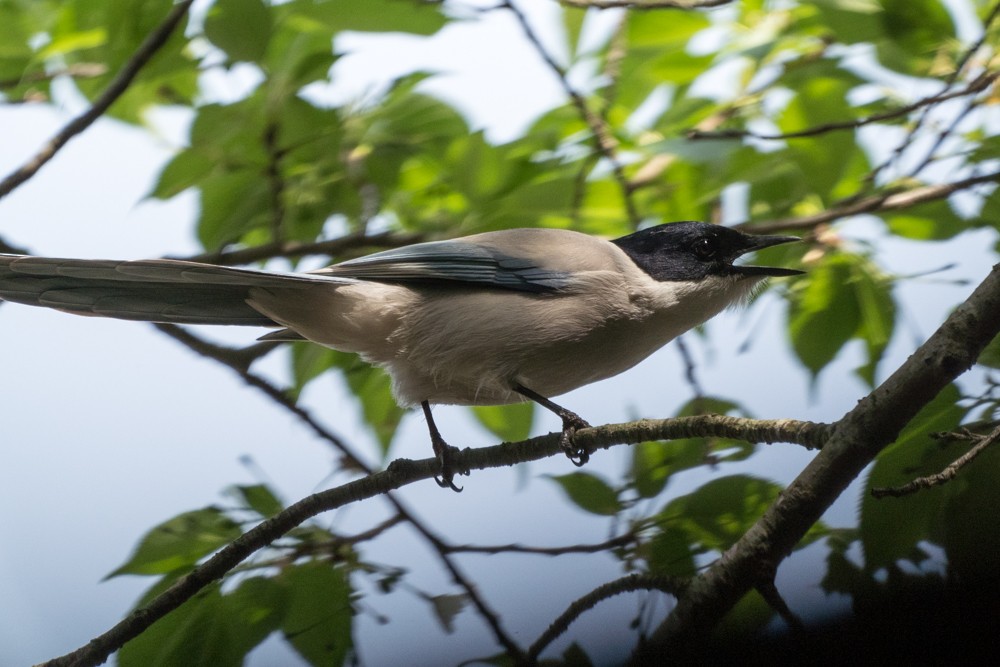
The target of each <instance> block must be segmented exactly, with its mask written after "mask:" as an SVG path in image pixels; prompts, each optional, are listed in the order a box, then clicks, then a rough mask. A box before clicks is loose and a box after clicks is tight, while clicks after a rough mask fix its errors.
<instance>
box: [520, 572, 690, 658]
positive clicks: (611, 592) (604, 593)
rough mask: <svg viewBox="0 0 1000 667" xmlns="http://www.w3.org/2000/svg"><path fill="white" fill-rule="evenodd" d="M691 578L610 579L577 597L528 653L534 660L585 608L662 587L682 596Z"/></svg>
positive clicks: (639, 576)
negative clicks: (615, 597)
mask: <svg viewBox="0 0 1000 667" xmlns="http://www.w3.org/2000/svg"><path fill="white" fill-rule="evenodd" d="M689 583H690V582H689V580H687V579H681V578H679V577H667V576H664V575H654V574H630V575H628V576H626V577H622V578H621V579H616V580H615V581H610V582H608V583H606V584H603V585H601V586H598V587H597V588H595V589H594V590H592V591H591V592H589V593H587V594H586V595H584V596H583V597H581V598H580V599H578V600H575V601H574V602H573V604H571V605H570V606H569V607H568V608H567V609H566V611H564V612H563V613H562V614H561V615H560V616H559V618H557V619H556V620H554V621H553V622H552V624H551V625H549V627H548V628H547V629H546V630H545V632H543V633H542V635H541V636H540V637H539V638H538V639H536V640H535V643H534V644H532V645H531V648H529V649H528V656H529V657H531V659H532V660H534V659H535V658H537V657H538V655H539V654H540V653H541V652H542V651H544V650H545V647H546V646H548V645H549V644H551V643H552V642H553V641H555V640H556V639H557V638H558V637H559V635H561V634H562V633H564V632H566V630H568V629H569V626H570V624H571V623H572V622H573V621H575V620H576V619H577V618H579V617H580V616H581V615H582V614H583V613H584V612H585V611H589V610H590V609H593V608H594V607H596V606H597V605H598V603H600V602H603V601H604V600H607V599H608V598H611V597H614V596H616V595H621V594H622V593H631V592H633V591H647V590H658V591H662V592H664V593H668V594H670V595H680V594H682V593H683V591H684V589H686V588H687V586H688V584H689Z"/></svg>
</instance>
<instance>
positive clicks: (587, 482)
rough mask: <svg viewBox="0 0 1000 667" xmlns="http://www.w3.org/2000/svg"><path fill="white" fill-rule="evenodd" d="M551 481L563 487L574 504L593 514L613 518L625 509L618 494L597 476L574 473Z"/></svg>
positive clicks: (555, 477) (554, 477) (553, 477)
mask: <svg viewBox="0 0 1000 667" xmlns="http://www.w3.org/2000/svg"><path fill="white" fill-rule="evenodd" d="M549 479H551V480H553V481H554V482H556V483H557V484H559V486H561V487H562V489H563V491H565V492H566V495H567V496H569V499H570V500H571V501H572V502H573V504H575V505H576V506H577V507H579V508H580V509H582V510H584V511H586V512H590V513H591V514H601V515H604V516H613V515H615V514H617V513H618V512H620V511H621V510H622V508H623V506H622V504H621V501H619V500H618V494H617V492H615V490H614V489H612V488H611V487H610V486H609V485H608V483H607V482H605V481H604V480H602V479H601V478H600V477H598V476H596V475H592V474H590V473H586V472H574V473H570V474H568V475H551V476H550V477H549Z"/></svg>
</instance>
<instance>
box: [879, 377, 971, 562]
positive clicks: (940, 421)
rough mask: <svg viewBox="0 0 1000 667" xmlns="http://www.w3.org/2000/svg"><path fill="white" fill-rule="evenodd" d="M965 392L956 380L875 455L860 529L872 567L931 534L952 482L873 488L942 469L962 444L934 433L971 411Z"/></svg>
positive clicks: (908, 550) (893, 559) (901, 555)
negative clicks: (903, 491)
mask: <svg viewBox="0 0 1000 667" xmlns="http://www.w3.org/2000/svg"><path fill="white" fill-rule="evenodd" d="M959 397H960V394H959V391H958V389H957V388H956V387H955V385H948V387H946V388H945V389H944V390H943V391H941V393H939V394H938V395H937V396H936V397H935V398H934V400H933V401H931V402H930V403H928V404H927V405H926V406H924V408H923V409H922V410H921V411H920V412H919V413H917V415H916V417H914V418H913V420H912V421H911V422H910V423H909V425H907V427H906V428H905V429H904V430H903V432H902V433H901V434H900V436H899V438H897V439H896V442H895V443H893V444H892V445H889V447H887V448H886V449H885V450H884V451H883V452H882V453H881V454H879V456H878V458H877V459H875V464H874V465H873V466H872V468H871V470H870V472H869V473H868V479H867V481H866V483H865V486H864V491H863V492H862V493H863V496H862V498H861V513H860V532H859V535H860V538H861V544H862V546H863V548H864V554H865V570H866V571H867V572H875V571H876V570H878V569H880V568H883V567H887V566H890V565H892V564H894V563H895V562H896V561H898V560H901V559H905V558H907V557H908V556H909V554H910V553H912V551H913V549H914V548H915V547H916V545H917V544H918V543H919V542H920V541H922V540H925V539H928V538H929V537H930V535H931V530H932V526H933V524H934V523H935V521H936V519H935V516H936V514H937V513H938V512H939V511H940V510H941V507H942V503H943V502H944V499H945V498H946V496H947V487H936V488H931V489H924V490H922V491H920V492H919V493H916V494H911V495H909V496H905V497H902V498H891V497H890V498H882V499H876V498H874V497H872V495H871V494H870V493H868V490H869V489H871V488H873V487H895V486H902V485H903V484H906V483H907V482H910V481H911V480H913V479H914V478H916V477H920V476H922V475H927V474H933V473H936V472H939V471H940V470H941V469H942V468H944V467H945V466H947V465H948V464H949V463H950V462H951V461H952V460H953V459H954V458H955V457H956V456H957V455H958V452H956V451H955V448H956V445H952V446H951V447H950V448H948V447H942V446H941V444H940V443H938V442H935V441H934V440H932V439H931V438H930V437H928V434H930V433H935V432H939V431H948V430H951V429H954V428H955V427H956V426H958V424H959V423H960V422H961V420H962V418H963V417H964V416H965V413H966V410H965V409H964V408H962V407H960V406H959V405H958V400H959Z"/></svg>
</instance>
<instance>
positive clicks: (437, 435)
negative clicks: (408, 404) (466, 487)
mask: <svg viewBox="0 0 1000 667" xmlns="http://www.w3.org/2000/svg"><path fill="white" fill-rule="evenodd" d="M420 407H421V408H423V410H424V417H425V418H426V419H427V430H428V431H430V433H431V445H432V446H433V447H434V456H436V457H437V460H438V462H439V463H440V464H441V477H440V478H438V477H435V478H434V481H435V482H437V485H438V486H440V487H441V488H442V489H451V490H452V491H454V492H456V493H461V492H462V488H461V487H459V486H455V482H454V481H452V480H453V479H454V478H455V469H454V462H453V458H452V457H453V456H454V455H455V452H457V451H458V448H456V447H452V446H451V445H449V444H448V443H447V442H445V441H444V438H442V437H441V432H440V431H438V428H437V424H435V423H434V417H432V416H431V406H430V404H429V403H428V402H427V401H421V402H420Z"/></svg>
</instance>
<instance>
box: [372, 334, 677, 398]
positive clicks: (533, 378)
mask: <svg viewBox="0 0 1000 667" xmlns="http://www.w3.org/2000/svg"><path fill="white" fill-rule="evenodd" d="M678 329H679V330H678ZM685 329H686V327H681V328H678V327H677V326H676V325H673V326H671V324H670V323H669V322H662V321H660V322H658V321H645V322H636V321H633V320H629V321H625V320H612V321H608V322H606V323H605V324H603V325H602V326H600V327H597V328H594V329H592V330H590V331H588V332H586V333H585V334H584V335H581V336H579V337H575V338H570V339H564V340H559V341H556V342H554V343H550V344H548V345H544V346H539V345H538V344H537V341H535V340H532V339H530V338H526V339H524V340H523V341H522V343H521V345H520V349H517V346H516V345H509V346H508V349H507V351H506V354H505V355H504V358H506V359H512V360H517V361H516V364H512V365H497V364H496V363H494V360H495V357H493V356H491V355H490V353H489V352H488V351H487V350H486V349H485V348H486V347H487V346H490V345H492V341H491V340H489V338H488V334H487V333H486V332H484V333H483V339H482V340H481V345H482V347H483V349H477V347H478V346H477V345H476V344H475V343H474V342H472V341H471V340H470V339H468V338H465V339H463V340H465V341H466V343H467V344H466V345H464V346H456V347H452V348H451V349H450V350H449V356H450V357H451V359H450V360H449V361H448V362H444V363H441V361H438V362H436V363H435V364H433V365H424V364H421V363H419V360H418V359H412V358H401V359H397V360H396V361H395V362H393V363H392V364H389V365H388V370H389V371H390V373H391V374H392V376H393V379H394V384H395V391H396V395H397V397H398V398H399V399H400V401H401V402H403V403H408V404H414V403H417V402H419V401H422V400H427V401H430V402H431V403H443V404H452V405H500V404H505V403H517V402H520V401H523V400H525V398H524V397H523V396H522V395H521V394H519V393H517V392H516V391H514V390H513V387H514V385H515V384H520V385H523V386H525V387H527V388H528V389H531V390H532V391H534V392H536V393H538V394H541V395H543V396H547V397H548V396H558V395H560V394H564V393H566V392H568V391H572V390H573V389H577V388H579V387H582V386H584V385H587V384H590V383H592V382H598V381H600V380H604V379H607V378H609V377H612V376H615V375H618V374H619V373H621V372H623V371H626V370H628V369H629V368H632V367H633V366H635V365H636V364H638V363H639V362H641V361H642V360H643V359H645V358H646V357H648V356H649V355H650V354H652V353H653V352H655V351H656V350H657V349H659V348H660V347H662V346H663V345H665V344H666V343H668V342H669V341H670V340H671V339H672V338H674V337H675V336H676V335H678V334H679V333H681V332H683V331H684V330H685ZM470 343H471V344H470ZM429 368H433V369H434V372H431V371H429V370H428V369H429ZM442 368H446V369H448V370H447V371H445V372H442V371H441V370H440V369H442Z"/></svg>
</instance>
